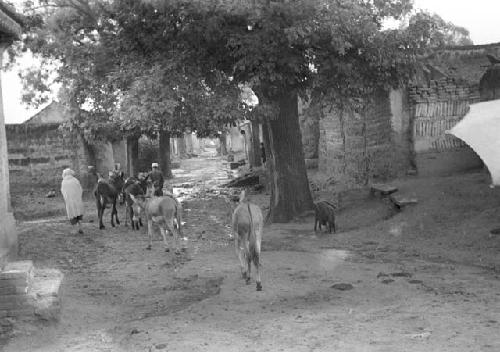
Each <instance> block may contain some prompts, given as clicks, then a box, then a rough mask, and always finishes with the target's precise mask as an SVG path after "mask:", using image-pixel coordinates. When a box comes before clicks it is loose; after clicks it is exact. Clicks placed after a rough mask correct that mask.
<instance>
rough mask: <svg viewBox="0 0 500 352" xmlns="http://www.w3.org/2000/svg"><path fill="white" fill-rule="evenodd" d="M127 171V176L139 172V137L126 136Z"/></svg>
mask: <svg viewBox="0 0 500 352" xmlns="http://www.w3.org/2000/svg"><path fill="white" fill-rule="evenodd" d="M127 173H128V175H129V176H136V175H137V174H138V173H139V137H135V136H134V137H128V138H127Z"/></svg>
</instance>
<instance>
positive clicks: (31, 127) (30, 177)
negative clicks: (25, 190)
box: [5, 123, 89, 183]
mask: <svg viewBox="0 0 500 352" xmlns="http://www.w3.org/2000/svg"><path fill="white" fill-rule="evenodd" d="M5 127H6V134H7V147H8V156H9V171H10V182H11V183H16V182H19V183H30V182H40V183H49V182H50V183H51V182H53V181H54V180H58V181H59V180H60V178H61V173H62V170H63V169H64V168H66V167H71V168H72V169H73V170H75V172H77V173H78V174H84V173H86V171H87V165H88V159H89V152H88V150H87V148H85V146H84V143H83V141H82V139H81V138H80V137H79V136H69V135H64V134H63V133H62V131H60V130H59V124H57V123H49V124H11V125H6V126H5Z"/></svg>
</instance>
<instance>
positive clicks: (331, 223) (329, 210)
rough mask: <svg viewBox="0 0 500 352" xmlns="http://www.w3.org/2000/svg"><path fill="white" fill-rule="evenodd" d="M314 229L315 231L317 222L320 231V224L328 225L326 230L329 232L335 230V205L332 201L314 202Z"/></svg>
mask: <svg viewBox="0 0 500 352" xmlns="http://www.w3.org/2000/svg"><path fill="white" fill-rule="evenodd" d="M314 213H315V218H314V231H316V227H317V225H318V224H319V230H320V231H321V225H324V226H325V227H326V226H327V225H328V230H329V232H330V233H332V228H333V232H337V229H336V228H335V205H333V204H332V203H330V202H328V201H326V200H323V201H319V202H317V203H314Z"/></svg>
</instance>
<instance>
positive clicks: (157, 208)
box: [130, 185, 182, 254]
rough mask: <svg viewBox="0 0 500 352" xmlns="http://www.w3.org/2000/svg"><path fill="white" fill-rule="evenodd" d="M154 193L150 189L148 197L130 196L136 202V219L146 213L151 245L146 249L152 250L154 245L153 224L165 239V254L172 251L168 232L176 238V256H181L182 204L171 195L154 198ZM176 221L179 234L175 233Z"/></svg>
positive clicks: (147, 193) (134, 206) (149, 188)
mask: <svg viewBox="0 0 500 352" xmlns="http://www.w3.org/2000/svg"><path fill="white" fill-rule="evenodd" d="M151 186H152V185H151ZM152 193H153V189H152V188H151V187H148V191H147V192H146V195H147V196H137V197H135V196H134V195H133V194H130V198H131V199H132V201H133V202H134V204H133V208H134V218H135V217H138V216H140V215H141V214H142V213H144V214H145V217H146V219H147V222H148V237H149V244H148V246H147V247H146V249H148V250H151V247H152V244H153V224H157V225H158V227H159V228H160V233H161V235H162V237H163V243H164V245H165V252H169V251H170V249H169V248H168V244H167V230H168V231H169V232H170V234H172V235H173V236H174V247H175V254H180V250H179V237H182V229H181V213H182V207H181V204H180V203H179V202H178V201H177V199H175V198H174V197H173V196H171V195H167V196H161V197H157V196H152ZM174 221H175V222H176V223H177V232H178V234H177V233H176V232H175V231H174Z"/></svg>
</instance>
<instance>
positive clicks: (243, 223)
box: [232, 191, 264, 291]
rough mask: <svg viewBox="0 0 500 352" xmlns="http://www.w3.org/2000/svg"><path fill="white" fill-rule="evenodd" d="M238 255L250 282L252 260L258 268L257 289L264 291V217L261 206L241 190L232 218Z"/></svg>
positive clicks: (243, 271)
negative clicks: (261, 260) (261, 247)
mask: <svg viewBox="0 0 500 352" xmlns="http://www.w3.org/2000/svg"><path fill="white" fill-rule="evenodd" d="M232 226H233V235H234V244H235V249H236V255H237V256H238V259H239V260H240V267H241V274H242V276H243V278H244V279H245V280H246V283H247V284H249V283H250V271H251V266H252V262H253V264H254V266H255V270H256V283H257V291H262V283H261V280H260V246H261V242H262V231H263V228H264V217H263V216H262V211H261V210H260V208H259V207H258V206H257V205H255V204H253V203H250V202H249V201H248V200H247V199H246V194H245V191H242V192H241V195H240V203H239V205H238V206H237V207H236V209H235V210H234V212H233V219H232Z"/></svg>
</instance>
